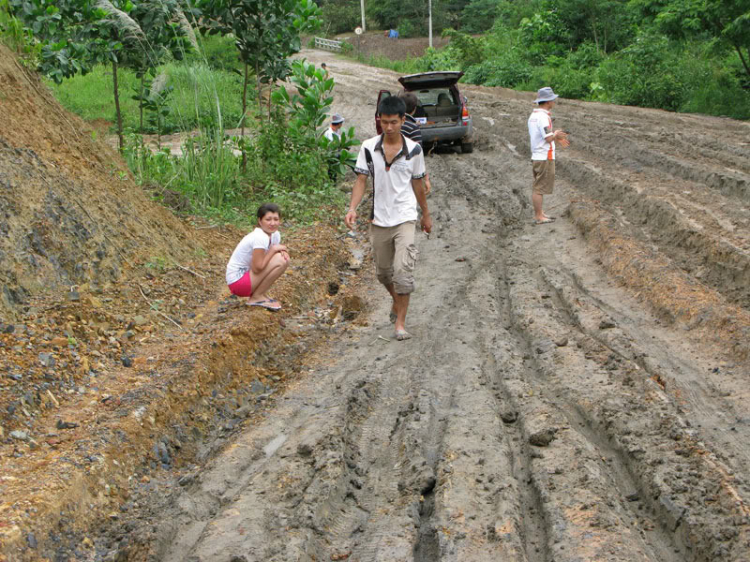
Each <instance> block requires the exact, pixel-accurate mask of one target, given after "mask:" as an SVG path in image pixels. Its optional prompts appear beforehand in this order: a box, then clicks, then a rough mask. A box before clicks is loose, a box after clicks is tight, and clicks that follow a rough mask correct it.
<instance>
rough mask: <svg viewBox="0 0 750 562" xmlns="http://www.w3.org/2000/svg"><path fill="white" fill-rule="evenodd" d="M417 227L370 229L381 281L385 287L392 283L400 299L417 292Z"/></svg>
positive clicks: (410, 222) (403, 225)
mask: <svg viewBox="0 0 750 562" xmlns="http://www.w3.org/2000/svg"><path fill="white" fill-rule="evenodd" d="M415 225H416V221H408V222H404V223H401V224H399V225H397V226H388V227H383V226H375V225H374V224H371V225H370V242H371V244H372V253H373V257H374V258H375V269H376V272H377V275H378V281H380V282H381V283H382V284H383V285H390V284H391V283H393V288H394V290H395V291H396V293H398V294H399V295H408V294H409V293H411V292H413V291H414V268H415V266H416V265H417V255H418V254H419V250H417V246H416V245H415V244H414V238H415Z"/></svg>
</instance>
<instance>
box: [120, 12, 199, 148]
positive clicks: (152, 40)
mask: <svg viewBox="0 0 750 562" xmlns="http://www.w3.org/2000/svg"><path fill="white" fill-rule="evenodd" d="M191 15H197V14H191ZM130 16H131V17H132V18H133V20H134V21H135V22H136V23H137V24H138V26H139V27H140V29H141V31H142V33H143V42H142V45H141V46H142V48H136V49H126V50H125V51H124V52H122V53H120V57H119V58H120V63H121V64H123V65H126V66H128V67H130V68H132V69H133V70H135V74H136V77H137V78H138V79H139V87H138V92H137V93H136V95H135V96H134V98H135V99H136V100H137V101H138V108H139V112H140V119H139V126H140V132H141V133H143V132H144V127H143V113H144V110H145V109H147V107H148V108H152V107H154V103H155V101H154V99H152V98H153V95H152V92H151V90H150V89H147V87H146V86H147V84H146V82H147V77H148V76H150V77H151V78H152V79H154V78H157V75H158V73H157V71H156V69H157V67H158V66H159V65H160V64H162V63H163V62H164V61H165V60H167V59H170V58H171V59H175V60H182V59H183V57H184V56H185V55H186V54H189V53H190V52H191V51H192V50H193V49H197V46H198V45H197V41H196V39H195V34H194V32H193V29H192V27H191V26H190V23H189V22H188V20H187V16H186V15H185V13H184V12H183V11H182V8H181V6H180V3H179V2H178V0H155V1H140V2H138V3H137V4H134V5H133V9H132V11H131V12H130ZM161 80H163V78H161V79H160V80H159V81H157V82H156V85H157V86H159V88H158V90H159V92H160V97H162V96H163V95H164V93H165V91H171V89H170V88H168V87H166V85H165V84H161V83H160V81H161ZM162 111H163V108H162ZM159 132H161V131H159Z"/></svg>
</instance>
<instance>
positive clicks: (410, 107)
mask: <svg viewBox="0 0 750 562" xmlns="http://www.w3.org/2000/svg"><path fill="white" fill-rule="evenodd" d="M398 97H400V98H401V99H402V100H404V103H405V104H406V113H409V114H411V113H412V112H413V111H414V110H415V109H417V106H418V105H419V98H418V97H417V96H416V95H414V94H413V93H411V92H400V93H399V94H398Z"/></svg>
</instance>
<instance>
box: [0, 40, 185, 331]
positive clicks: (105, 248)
mask: <svg viewBox="0 0 750 562" xmlns="http://www.w3.org/2000/svg"><path fill="white" fill-rule="evenodd" d="M194 249H195V247H194V245H193V242H192V241H191V239H190V236H189V235H188V231H187V230H186V229H185V228H184V226H183V225H182V224H181V223H180V221H179V220H177V219H176V218H175V217H174V216H173V215H172V214H171V213H170V212H169V211H168V210H166V209H164V208H163V207H160V206H159V205H156V204H154V203H153V202H151V201H150V200H149V199H148V198H147V197H146V196H145V195H144V194H143V192H142V191H141V190H140V189H139V188H137V187H136V186H135V184H134V183H133V182H132V181H131V179H130V177H129V174H128V172H127V169H126V168H125V166H124V164H123V163H122V161H121V160H120V158H119V157H118V156H117V155H116V153H115V152H114V151H112V150H111V149H109V148H108V147H106V146H103V145H102V143H97V142H96V141H95V140H94V139H93V137H92V134H91V129H90V128H89V127H88V126H86V125H85V124H84V123H83V121H81V120H80V119H79V118H78V117H76V116H74V115H71V114H69V113H67V112H66V111H65V110H64V109H62V108H61V107H60V105H59V104H58V103H57V102H56V101H55V100H54V98H53V97H52V95H51V94H50V93H49V91H48V90H47V89H46V87H45V86H44V84H42V83H41V81H40V80H39V79H38V78H37V77H36V76H35V75H34V73H32V72H30V71H28V70H27V69H25V68H24V67H22V66H21V64H20V63H19V62H18V61H17V59H16V58H15V56H14V55H13V54H12V53H11V52H10V51H9V50H8V49H7V48H6V47H5V46H2V45H0V283H2V295H1V296H0V312H2V314H3V317H4V318H6V319H7V318H9V317H13V315H15V314H17V313H18V312H19V311H22V309H23V307H24V306H26V305H27V304H28V301H29V298H30V297H32V296H33V295H36V294H38V293H41V292H50V293H53V292H54V293H57V294H60V293H62V292H63V291H65V290H66V289H68V288H70V287H71V286H72V285H78V284H83V283H91V284H94V285H98V286H102V285H104V284H106V283H112V282H115V281H116V280H117V279H118V278H119V277H120V275H122V274H123V272H124V271H126V270H128V269H130V268H132V266H133V264H134V263H136V262H138V261H140V260H141V259H142V258H144V257H148V256H152V255H161V256H165V257H172V258H174V259H176V260H177V261H179V260H180V259H181V258H183V257H184V256H185V255H186V254H190V253H191V252H192V251H193V250H194Z"/></svg>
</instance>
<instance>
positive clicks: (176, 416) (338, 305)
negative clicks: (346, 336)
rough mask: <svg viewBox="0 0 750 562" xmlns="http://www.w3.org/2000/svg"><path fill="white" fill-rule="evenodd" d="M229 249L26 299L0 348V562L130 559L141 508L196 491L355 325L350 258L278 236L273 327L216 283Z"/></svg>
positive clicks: (221, 239)
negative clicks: (2, 373)
mask: <svg viewBox="0 0 750 562" xmlns="http://www.w3.org/2000/svg"><path fill="white" fill-rule="evenodd" d="M241 234H242V233H240V232H238V231H237V230H236V229H233V228H229V229H208V232H206V231H205V230H204V231H198V230H196V231H195V236H196V238H201V237H202V243H203V244H204V246H205V247H206V249H207V255H206V256H205V257H203V258H195V259H194V260H191V261H190V262H186V265H187V267H185V266H180V267H177V266H175V265H174V264H166V265H164V266H163V269H162V270H155V269H154V268H152V267H143V269H141V270H140V273H141V275H138V276H130V277H127V278H123V279H121V283H122V285H121V286H120V287H118V288H117V289H114V288H113V289H112V290H110V291H108V292H107V293H105V295H108V296H104V295H101V294H99V295H97V294H94V293H89V292H88V291H84V290H83V289H81V295H80V301H79V302H75V303H70V302H65V303H63V304H60V303H57V302H55V301H54V300H52V299H49V298H47V299H45V298H43V297H37V298H36V299H34V301H33V304H34V309H36V310H37V312H36V313H34V314H33V315H27V316H25V317H24V322H25V324H23V325H13V327H14V328H15V329H14V331H13V332H12V333H8V334H3V335H0V348H1V349H2V356H0V365H2V367H3V369H7V372H8V373H10V374H18V377H19V378H18V379H17V380H16V379H8V381H7V384H6V381H5V380H3V381H2V384H1V385H0V391H1V392H0V405H1V406H2V414H1V417H0V420H1V421H2V424H1V425H0V429H2V428H3V427H4V430H2V431H3V434H2V439H0V459H1V460H0V497H1V501H0V560H12V561H20V560H38V559H56V560H69V559H73V557H78V558H79V559H80V558H84V559H88V558H91V559H94V558H96V557H97V556H98V557H104V556H105V555H107V553H109V552H110V551H113V552H114V553H117V554H118V555H119V556H126V555H128V556H130V555H133V556H134V555H135V553H136V552H137V546H133V545H138V544H140V543H139V542H138V540H137V537H135V536H134V537H131V536H130V531H131V530H132V529H133V523H132V522H131V521H130V519H131V517H132V516H133V514H135V517H138V514H139V510H138V507H139V504H138V502H139V501H143V499H142V498H144V497H145V498H147V499H148V498H149V497H150V495H152V494H153V495H154V496H159V495H160V494H162V493H164V490H169V489H171V488H172V486H174V485H176V483H177V482H178V481H179V482H180V483H181V485H184V484H185V483H186V482H189V481H190V480H191V478H194V476H195V471H196V468H197V465H198V464H200V463H202V462H204V461H205V459H206V458H209V457H210V456H211V455H212V454H213V452H214V451H216V450H217V449H220V448H221V447H222V446H223V445H224V444H225V443H226V441H227V439H229V438H230V437H231V436H232V435H234V434H235V433H236V432H237V431H238V430H239V429H240V428H241V427H242V426H243V425H244V424H246V423H248V422H247V421H246V420H251V419H254V418H257V417H259V416H262V414H263V412H264V411H265V410H266V409H268V407H269V404H271V403H272V402H273V399H274V397H275V396H276V395H277V394H279V393H281V392H282V391H283V389H284V388H285V387H286V386H287V385H289V384H291V383H292V382H293V381H294V379H295V377H296V376H298V374H299V372H300V371H301V370H302V369H303V368H305V367H304V366H305V364H306V363H307V362H309V361H311V357H313V356H314V355H315V354H316V353H317V352H318V351H317V350H318V349H320V348H323V347H325V341H326V340H327V339H328V338H329V337H330V335H331V334H332V333H334V332H340V331H342V330H345V329H347V328H346V327H347V326H349V325H350V321H351V320H356V318H357V317H358V316H359V315H360V313H361V311H362V304H361V300H360V299H359V298H358V297H356V296H355V295H353V294H352V293H353V292H354V284H355V283H356V281H357V278H356V276H355V275H354V273H353V272H351V271H349V268H348V260H349V259H350V257H351V254H350V252H349V251H348V250H347V249H346V244H345V243H344V242H343V241H342V238H341V236H339V235H338V232H337V231H336V230H335V229H333V228H331V227H328V226H325V225H317V226H316V227H314V228H307V229H304V230H301V231H296V232H291V233H287V236H286V238H285V242H287V243H288V244H290V245H292V246H294V247H295V249H296V254H295V258H294V260H293V263H292V266H291V268H290V270H289V271H288V272H287V274H286V275H285V277H284V278H283V280H282V281H281V282H280V283H279V286H278V287H277V288H276V290H275V294H274V296H276V297H277V298H279V299H280V300H281V301H282V302H283V303H284V305H285V309H284V311H283V312H281V313H279V314H277V315H273V314H270V313H268V312H267V311H264V310H262V309H257V308H252V309H251V308H249V307H247V306H246V305H245V304H244V303H242V302H240V300H239V299H236V298H233V297H231V298H230V297H229V296H228V292H227V290H226V287H225V285H224V283H223V279H222V276H221V274H220V273H217V272H221V271H223V266H224V265H225V263H226V260H227V259H228V256H229V253H230V252H231V251H232V249H233V245H234V241H235V240H237V239H239V237H240V236H241ZM211 241H212V242H213V243H211ZM293 253H294V252H293ZM146 295H147V296H146ZM178 297H179V298H178ZM60 319H62V320H65V322H64V323H62V322H59V320H60ZM67 329H72V330H74V333H73V336H74V337H73V336H70V337H68V336H64V337H57V338H55V337H53V336H54V335H55V334H57V333H64V330H67ZM58 340H60V341H58ZM37 352H38V356H37ZM42 360H43V361H44V363H45V364H44V365H42V364H40V361H42ZM84 367H85V368H84ZM148 501H150V500H148ZM107 531H111V532H112V533H113V535H111V536H109V535H107V538H106V539H101V540H97V533H101V532H107ZM124 537H128V538H129V539H130V540H126V541H125V542H124V543H122V539H123V538H124ZM131 541H132V543H133V545H131Z"/></svg>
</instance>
